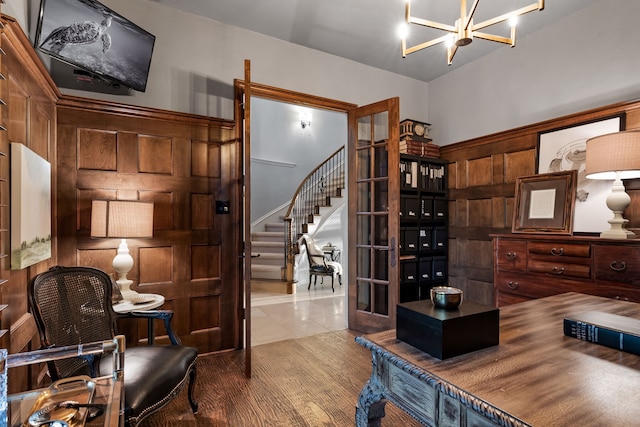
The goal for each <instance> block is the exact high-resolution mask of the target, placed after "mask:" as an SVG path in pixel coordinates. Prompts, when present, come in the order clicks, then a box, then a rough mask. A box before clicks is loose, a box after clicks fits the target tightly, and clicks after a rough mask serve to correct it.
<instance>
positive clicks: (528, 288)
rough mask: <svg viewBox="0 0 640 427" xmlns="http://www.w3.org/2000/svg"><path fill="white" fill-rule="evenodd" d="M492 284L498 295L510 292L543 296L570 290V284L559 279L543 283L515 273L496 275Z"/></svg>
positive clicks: (527, 295) (525, 295) (534, 278)
mask: <svg viewBox="0 0 640 427" xmlns="http://www.w3.org/2000/svg"><path fill="white" fill-rule="evenodd" d="M494 286H495V290H496V292H497V293H498V294H499V295H501V294H510V295H517V296H519V297H520V298H544V297H548V296H551V295H557V294H562V293H564V292H569V291H571V288H570V286H569V285H567V284H566V283H564V282H562V281H560V280H559V281H557V282H554V283H552V284H548V283H547V284H545V283H541V282H540V281H539V280H537V278H536V277H534V276H529V275H521V274H516V273H514V274H500V275H498V277H496V278H495V280H494Z"/></svg>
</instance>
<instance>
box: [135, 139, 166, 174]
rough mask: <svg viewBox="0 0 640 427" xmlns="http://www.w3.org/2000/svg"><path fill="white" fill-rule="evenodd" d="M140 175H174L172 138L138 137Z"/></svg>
mask: <svg viewBox="0 0 640 427" xmlns="http://www.w3.org/2000/svg"><path fill="white" fill-rule="evenodd" d="M138 156H139V159H138V162H139V172H140V173H160V174H166V175H171V174H172V173H173V142H172V140H171V138H165V137H157V136H147V135H139V136H138Z"/></svg>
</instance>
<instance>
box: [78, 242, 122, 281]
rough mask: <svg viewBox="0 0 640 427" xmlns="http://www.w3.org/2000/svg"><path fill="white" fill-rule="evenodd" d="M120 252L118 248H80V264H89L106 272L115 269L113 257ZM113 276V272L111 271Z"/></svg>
mask: <svg viewBox="0 0 640 427" xmlns="http://www.w3.org/2000/svg"><path fill="white" fill-rule="evenodd" d="M117 252H118V249H117V248H109V249H79V250H78V254H77V256H78V265H88V266H91V267H95V268H98V269H100V270H102V271H105V272H112V271H113V267H112V264H113V258H114V257H115V256H116V254H117ZM110 274H111V275H112V277H113V274H112V273H110Z"/></svg>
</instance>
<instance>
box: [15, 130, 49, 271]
mask: <svg viewBox="0 0 640 427" xmlns="http://www.w3.org/2000/svg"><path fill="white" fill-rule="evenodd" d="M48 258H51V164H50V163H49V162H48V161H46V160H45V159H43V158H42V157H40V156H38V155H37V154H36V153H34V152H33V151H31V150H30V149H28V148H27V147H25V146H24V145H22V144H20V143H15V142H13V143H11V269H12V270H20V269H23V268H26V267H28V266H30V265H33V264H36V263H38V262H40V261H43V260H45V259H48Z"/></svg>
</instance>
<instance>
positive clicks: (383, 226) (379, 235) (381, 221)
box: [373, 215, 389, 246]
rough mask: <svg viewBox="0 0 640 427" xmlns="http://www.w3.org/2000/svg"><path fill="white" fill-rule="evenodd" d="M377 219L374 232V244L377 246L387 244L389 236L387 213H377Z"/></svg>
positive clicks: (375, 218)
mask: <svg viewBox="0 0 640 427" xmlns="http://www.w3.org/2000/svg"><path fill="white" fill-rule="evenodd" d="M374 220H375V230H376V233H375V234H374V236H373V238H374V245H376V246H385V245H386V244H387V241H388V238H389V226H388V224H389V221H388V219H387V216H386V215H376V216H375V217H374Z"/></svg>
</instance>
